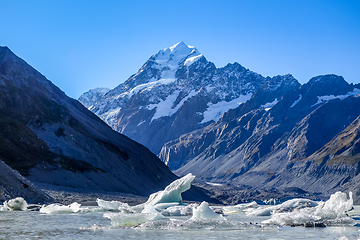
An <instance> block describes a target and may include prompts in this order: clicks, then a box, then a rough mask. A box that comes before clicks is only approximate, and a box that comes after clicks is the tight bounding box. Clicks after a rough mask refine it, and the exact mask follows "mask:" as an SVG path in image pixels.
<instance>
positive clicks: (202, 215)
mask: <svg viewBox="0 0 360 240" xmlns="http://www.w3.org/2000/svg"><path fill="white" fill-rule="evenodd" d="M191 219H192V220H194V219H212V220H226V219H225V218H224V217H223V216H221V215H220V214H217V213H215V212H214V211H213V210H211V208H210V207H209V204H208V203H207V202H202V203H201V204H200V206H198V207H194V208H193V216H192V217H191Z"/></svg>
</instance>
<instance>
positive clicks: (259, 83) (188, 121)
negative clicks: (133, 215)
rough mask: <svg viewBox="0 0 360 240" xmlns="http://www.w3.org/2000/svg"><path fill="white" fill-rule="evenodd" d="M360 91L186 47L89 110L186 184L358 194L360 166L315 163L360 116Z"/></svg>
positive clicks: (167, 52)
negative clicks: (270, 72) (193, 180)
mask: <svg viewBox="0 0 360 240" xmlns="http://www.w3.org/2000/svg"><path fill="white" fill-rule="evenodd" d="M359 89H360V86H359V85H353V84H348V83H347V82H346V81H345V80H344V79H343V78H342V77H340V76H336V75H330V74H329V75H322V76H317V77H314V78H312V79H310V80H309V81H308V82H307V83H306V84H303V85H301V84H300V83H299V82H298V81H297V80H296V79H295V78H294V77H293V76H292V75H290V74H288V75H284V76H275V77H263V76H261V75H259V74H257V73H254V72H252V71H250V70H248V69H246V68H244V67H243V66H241V65H240V64H238V63H234V64H228V65H226V66H225V67H222V68H216V67H215V65H214V64H213V63H211V62H209V61H207V60H206V58H205V57H204V56H203V55H201V54H200V53H199V51H198V50H196V49H195V48H194V47H189V46H186V45H185V44H184V43H183V42H180V43H178V44H176V45H174V46H173V47H171V48H167V49H164V50H161V51H159V52H158V53H157V54H155V55H153V56H152V57H150V59H149V60H148V61H147V62H146V63H145V64H144V65H143V67H142V68H141V69H140V70H139V71H138V72H137V73H136V74H134V75H133V76H131V77H130V78H129V79H128V80H127V81H125V82H124V83H123V84H120V85H119V86H118V87H116V88H115V89H113V90H110V91H108V92H107V93H105V94H104V95H102V96H100V97H99V98H94V99H95V100H94V101H93V102H91V104H89V105H88V106H89V109H90V110H92V111H93V112H94V113H96V114H98V115H99V116H100V117H101V118H102V119H104V120H105V121H106V122H107V123H108V124H109V125H110V126H112V128H114V129H115V130H117V131H119V132H121V133H124V134H125V135H127V136H130V137H131V138H133V139H135V140H136V141H138V142H140V143H142V144H144V145H145V146H147V147H148V148H149V149H150V150H152V151H153V152H154V153H156V154H158V156H159V157H160V159H162V160H163V161H164V162H165V163H166V164H167V166H168V167H169V168H170V169H171V170H173V171H174V172H175V173H176V174H178V175H180V176H181V175H185V174H187V173H189V172H191V173H194V174H195V175H196V176H197V177H198V178H199V179H202V180H204V181H206V182H209V181H213V182H217V183H219V182H220V183H230V184H235V185H246V186H249V187H253V188H267V189H273V188H276V189H282V190H284V191H285V189H287V188H293V187H295V188H300V189H303V190H306V191H310V192H313V193H315V192H321V193H324V194H329V193H333V192H334V191H337V190H343V189H345V188H346V186H345V185H344V184H345V183H347V182H349V184H350V182H351V184H353V185H351V186H350V185H349V186H347V189H356V186H357V185H356V181H355V180H356V179H358V178H359V176H358V175H359V173H360V171H358V170H356V169H358V165H359V164H358V162H359V158H356V157H355V158H354V157H352V158H351V161H345V162H344V161H342V162H341V161H340V160H338V161H336V162H335V163H334V162H331V161H322V163H321V162H320V161H319V160H316V159H315V158H314V157H310V156H311V155H312V154H314V153H315V152H316V151H319V149H321V148H322V147H323V146H324V145H326V144H327V143H328V142H329V141H331V140H332V139H333V138H334V137H335V136H336V135H337V134H339V133H340V132H341V131H343V130H344V129H345V128H346V127H347V126H349V124H351V123H352V122H353V121H354V120H355V119H356V118H357V117H358V116H359V115H360V102H359V99H360V97H359V96H360V95H359V93H360V90H359ZM85 94H88V93H85ZM85 94H84V95H85ZM356 146H357V145H356V144H355V146H354V147H355V149H356ZM330 155H331V154H330ZM330 155H329V156H328V157H330V158H331V156H330ZM356 156H357V155H356ZM314 159H315V160H314ZM354 159H355V160H354ZM325 163H326V164H325ZM330 163H331V164H330ZM324 164H325V165H324ZM344 164H345V165H344ZM343 165H344V166H343ZM354 169H355V170H354ZM300 173H301V174H300ZM354 179H355V180H354ZM326 181H328V183H327V184H325V182H326ZM354 184H355V185H354ZM319 186H321V187H319ZM356 194H357V195H356V196H355V198H354V199H356V201H358V202H360V191H357V193H356Z"/></svg>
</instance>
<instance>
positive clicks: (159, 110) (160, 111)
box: [146, 90, 197, 122]
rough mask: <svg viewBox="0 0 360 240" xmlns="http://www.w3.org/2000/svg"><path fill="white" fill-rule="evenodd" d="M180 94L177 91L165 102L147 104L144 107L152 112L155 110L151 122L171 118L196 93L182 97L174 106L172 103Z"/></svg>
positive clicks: (192, 92)
mask: <svg viewBox="0 0 360 240" xmlns="http://www.w3.org/2000/svg"><path fill="white" fill-rule="evenodd" d="M179 94H180V91H179V90H176V91H174V92H173V93H172V94H171V95H169V96H168V97H167V98H166V99H165V100H160V102H159V103H156V104H149V105H148V106H146V108H147V109H148V110H152V109H154V108H156V112H155V114H154V116H153V117H152V118H151V122H152V121H154V120H156V119H158V118H161V117H171V116H172V115H173V114H174V113H176V112H177V110H179V108H180V107H181V106H182V105H183V103H184V102H185V101H186V100H188V99H189V98H191V97H193V96H195V95H196V94H197V92H196V91H194V90H192V91H191V92H190V93H189V94H188V95H187V96H186V97H184V98H183V99H182V100H181V101H180V102H179V103H178V104H177V105H176V106H174V103H175V101H176V99H177V98H178V96H179Z"/></svg>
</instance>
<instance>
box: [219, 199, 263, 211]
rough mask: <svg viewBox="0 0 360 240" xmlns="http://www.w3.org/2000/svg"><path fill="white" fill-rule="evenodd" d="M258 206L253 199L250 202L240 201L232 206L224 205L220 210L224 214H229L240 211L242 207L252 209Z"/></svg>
mask: <svg viewBox="0 0 360 240" xmlns="http://www.w3.org/2000/svg"><path fill="white" fill-rule="evenodd" d="M258 207H259V205H258V204H257V203H256V202H255V201H253V202H251V203H241V204H237V205H234V206H224V207H223V208H222V210H223V212H224V213H226V214H231V213H237V212H242V211H243V210H244V209H249V208H252V209H254V208H258Z"/></svg>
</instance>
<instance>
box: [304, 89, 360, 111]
mask: <svg viewBox="0 0 360 240" xmlns="http://www.w3.org/2000/svg"><path fill="white" fill-rule="evenodd" d="M359 94H360V89H358V88H354V90H353V91H352V92H348V93H347V94H344V95H337V96H334V95H326V96H318V97H317V98H318V101H317V102H316V103H315V104H314V105H312V106H311V107H314V106H316V105H318V104H322V103H324V102H327V101H330V100H334V99H340V100H343V99H345V98H347V97H351V96H356V95H359Z"/></svg>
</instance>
